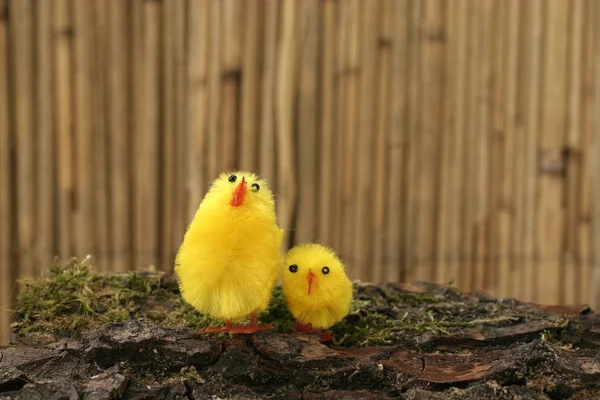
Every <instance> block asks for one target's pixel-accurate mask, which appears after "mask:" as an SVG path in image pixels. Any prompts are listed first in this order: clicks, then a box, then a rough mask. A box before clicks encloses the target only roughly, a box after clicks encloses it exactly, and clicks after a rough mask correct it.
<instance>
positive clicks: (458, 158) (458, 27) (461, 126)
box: [446, 0, 469, 285]
mask: <svg viewBox="0 0 600 400" xmlns="http://www.w3.org/2000/svg"><path fill="white" fill-rule="evenodd" d="M450 10H453V11H454V12H451V13H450V15H451V18H452V20H453V21H454V22H453V28H454V31H455V35H456V39H455V44H456V55H455V58H454V62H455V69H454V71H455V76H454V78H453V79H452V80H454V81H455V83H454V96H453V97H454V98H453V101H452V102H451V103H450V104H453V105H454V107H448V109H449V110H450V111H449V112H452V113H453V114H454V119H453V123H454V127H453V129H454V148H453V149H452V153H451V154H452V157H453V159H452V164H451V166H450V168H451V172H452V173H451V176H450V177H449V179H450V184H449V185H450V194H449V201H450V205H449V213H450V218H449V222H448V225H449V226H448V230H449V233H448V234H449V236H450V238H449V245H448V246H449V251H448V264H449V265H448V269H449V275H448V276H446V281H447V282H452V283H453V284H455V285H459V284H460V282H461V280H460V279H461V274H460V270H461V266H462V265H463V264H462V263H468V260H467V259H466V257H465V254H463V253H462V252H461V247H462V246H461V245H462V241H463V238H464V236H463V235H464V226H467V227H469V224H468V223H466V222H467V221H465V220H464V219H463V218H461V215H462V213H461V211H462V204H463V201H462V199H463V198H464V197H465V193H466V192H467V190H465V189H466V188H468V186H467V185H468V183H467V182H465V180H464V179H463V171H464V168H463V166H464V159H465V154H466V149H465V147H467V146H466V143H467V142H466V141H465V136H466V130H467V118H466V117H467V115H466V114H467V108H466V106H467V94H468V92H467V84H468V75H467V66H468V65H467V61H468V59H467V56H468V46H467V45H468V21H469V19H468V10H469V8H468V2H467V0H459V2H458V4H457V5H456V6H455V7H450ZM447 81H450V79H447Z"/></svg>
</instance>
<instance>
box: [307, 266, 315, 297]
mask: <svg viewBox="0 0 600 400" xmlns="http://www.w3.org/2000/svg"><path fill="white" fill-rule="evenodd" d="M316 278H317V277H316V276H315V274H313V273H312V272H311V271H308V275H306V280H307V281H308V294H310V289H311V288H312V284H313V282H314V281H315V280H316Z"/></svg>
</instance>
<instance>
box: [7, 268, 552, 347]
mask: <svg viewBox="0 0 600 400" xmlns="http://www.w3.org/2000/svg"><path fill="white" fill-rule="evenodd" d="M413 288H418V289H419V290H416V291H414V290H413V291H409V290H406V289H404V288H403V287H402V286H400V285H394V284H386V285H383V286H375V285H369V284H361V283H355V285H354V301H353V304H352V309H351V312H350V314H349V315H348V316H347V317H346V318H345V319H344V320H343V321H342V322H340V323H339V324H337V325H336V326H334V327H333V328H332V331H333V333H334V344H337V345H341V346H367V345H381V344H388V345H392V344H399V345H403V346H406V347H415V346H418V343H419V340H418V338H419V335H421V334H424V333H430V334H433V335H439V336H444V335H450V334H453V333H456V332H458V331H460V330H465V329H471V328H475V327H486V326H493V327H501V326H510V325H514V324H517V323H519V322H523V321H530V320H535V319H542V318H543V319H548V314H546V313H543V312H541V311H540V310H539V309H537V308H535V307H533V306H529V305H525V304H522V303H518V302H516V301H513V300H507V301H498V300H495V299H490V298H488V297H486V296H485V295H477V294H469V293H460V292H458V291H457V290H455V289H452V288H448V287H445V286H439V285H431V284H424V283H420V284H418V285H417V286H414V287H413ZM142 317H144V318H149V319H151V320H153V321H155V322H156V323H158V324H159V325H160V326H162V327H165V328H181V327H189V328H194V329H199V328H203V327H207V326H211V325H221V323H219V322H216V321H214V320H212V319H211V318H209V317H208V316H206V315H203V314H200V313H199V312H197V311H196V310H195V309H193V308H192V307H191V306H189V305H188V304H187V303H185V302H184V301H183V299H182V298H181V296H180V293H179V289H178V286H177V282H176V280H175V279H174V277H173V276H172V275H170V274H164V273H159V272H151V271H144V272H134V273H119V274H106V273H98V272H95V271H94V268H93V265H91V264H90V262H89V260H84V261H83V262H78V261H77V260H72V261H70V262H68V263H67V264H64V265H59V264H57V265H54V266H53V267H52V268H50V270H49V272H48V274H47V276H45V277H44V278H42V279H40V280H39V281H36V282H28V283H26V286H25V289H24V290H23V291H22V292H21V294H20V296H19V307H18V314H17V323H16V324H15V327H14V330H15V333H16V334H17V335H24V334H27V333H31V332H43V333H45V334H53V335H56V336H59V337H76V338H77V337H79V336H80V335H81V333H82V332H85V331H88V330H91V329H96V328H97V327H99V326H100V325H102V324H104V323H107V322H120V321H124V320H128V319H136V318H142ZM259 319H260V321H261V322H262V323H272V324H274V325H275V330H276V332H280V333H289V332H292V328H293V326H294V320H293V317H292V315H291V314H290V312H289V311H288V309H287V306H286V302H285V298H284V297H283V294H282V291H281V288H280V287H277V288H276V289H275V290H274V292H273V297H272V300H271V305H270V307H269V308H268V309H267V310H265V311H264V312H263V313H261V315H260V316H259Z"/></svg>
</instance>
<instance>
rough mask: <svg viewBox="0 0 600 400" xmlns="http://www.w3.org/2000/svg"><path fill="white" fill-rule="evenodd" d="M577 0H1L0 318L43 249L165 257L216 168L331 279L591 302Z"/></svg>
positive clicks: (39, 262)
mask: <svg viewBox="0 0 600 400" xmlns="http://www.w3.org/2000/svg"><path fill="white" fill-rule="evenodd" d="M598 21H600V5H599V4H598V2H597V1H594V0H571V1H564V0H529V1H519V0H452V1H450V0H377V1H370V0H302V1H293V0H246V1H241V0H161V1H144V0H127V1H126V0H93V1H77V0H0V282H1V283H0V290H1V297H0V307H1V311H2V312H0V315H1V320H0V337H1V338H3V339H4V340H5V339H6V337H7V333H8V321H9V318H10V313H9V312H8V310H10V309H11V307H12V305H13V304H14V299H15V296H16V294H17V291H18V284H17V283H16V279H17V277H19V278H24V279H30V278H35V277H37V276H39V275H40V274H43V273H44V270H45V268H46V267H48V266H49V265H50V264H51V263H52V261H53V258H54V256H58V257H60V258H61V259H63V260H67V259H69V258H70V257H72V256H76V257H79V258H82V257H85V256H86V255H88V254H90V255H91V256H92V257H93V258H94V260H95V264H96V265H97V267H98V269H100V270H104V271H125V270H129V269H134V268H145V267H148V266H150V265H154V266H155V267H156V268H157V269H163V270H170V269H171V268H172V264H173V259H174V256H175V254H176V251H177V248H178V245H179V244H180V242H181V239H182V235H183V233H184V231H185V228H186V226H187V224H188V223H189V221H190V219H191V218H192V216H193V214H194V212H195V210H196V208H197V206H198V204H199V202H200V201H201V199H202V197H203V195H204V193H205V191H206V188H207V187H208V185H209V184H210V182H211V181H212V180H213V179H214V178H215V177H216V176H217V174H218V173H219V172H221V171H224V170H230V169H234V168H241V169H245V170H251V171H256V172H259V173H260V174H261V175H262V176H263V177H264V178H266V179H267V181H268V182H269V183H270V185H271V186H272V188H273V190H274V192H275V194H276V201H277V203H276V204H277V213H278V220H279V223H280V225H281V226H282V227H283V228H285V229H286V237H285V240H286V242H285V247H286V248H288V247H289V246H291V245H292V244H294V243H302V242H308V241H319V242H321V243H324V244H326V245H329V246H331V247H333V248H334V249H335V250H336V251H337V252H338V253H339V254H340V255H341V256H342V257H343V259H344V260H345V262H346V264H347V266H348V271H349V274H350V275H351V277H352V278H358V279H362V280H367V281H414V280H427V281H435V282H442V283H452V284H453V285H455V286H457V287H459V288H461V289H465V290H485V291H487V292H489V293H491V294H492V295H496V296H506V297H515V298H518V299H520V300H525V301H535V302H542V303H588V304H591V305H592V306H593V307H595V308H600V258H598V257H599V253H598V251H599V250H600V211H599V210H600V172H599V171H600V140H598V139H599V138H600V130H599V129H600V125H598V124H597V123H596V122H595V121H597V120H598V118H600V101H596V99H599V98H600V85H598V84H596V82H595V77H596V76H600V40H598V38H600V23H599V22H598Z"/></svg>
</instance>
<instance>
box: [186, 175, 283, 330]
mask: <svg viewBox="0 0 600 400" xmlns="http://www.w3.org/2000/svg"><path fill="white" fill-rule="evenodd" d="M232 175H234V176H236V177H237V179H236V180H235V181H233V182H232V181H230V180H229V177H231V176H232ZM242 178H244V180H245V181H246V182H247V184H246V185H247V187H248V190H247V192H245V195H243V196H242V197H243V201H241V200H240V204H239V205H238V204H237V203H236V206H232V204H233V200H232V196H234V193H235V191H236V188H237V187H238V185H239V182H240V181H241V180H242ZM255 184H256V185H255ZM257 186H258V187H259V189H258V190H254V189H255V188H256V187H257ZM282 238H283V230H281V229H280V228H279V227H278V226H277V223H276V216H275V204H274V201H273V196H272V193H271V191H270V190H269V188H268V186H267V184H266V182H264V181H262V180H260V179H259V178H258V177H257V176H256V175H254V174H250V173H246V172H233V173H230V174H223V175H221V176H220V177H219V179H217V180H216V181H215V182H214V183H213V185H212V186H211V188H210V190H209V191H208V193H207V194H206V196H205V197H204V199H203V200H202V203H201V204H200V206H199V207H198V211H197V212H196V215H195V216H194V219H193V220H192V222H191V223H190V225H189V227H188V230H187V232H186V234H185V236H184V239H183V243H182V244H181V247H180V249H179V252H178V254H177V259H176V262H175V272H176V274H177V276H178V279H179V287H180V289H181V294H182V296H183V298H184V300H185V301H187V302H188V303H189V304H191V305H192V306H193V307H195V308H196V309H197V310H198V311H200V312H202V313H205V314H208V315H210V316H211V317H213V318H215V319H219V320H222V321H232V322H239V321H241V320H243V319H245V318H246V317H248V316H249V315H250V314H251V313H258V312H260V311H262V310H264V309H265V308H266V307H267V306H268V305H269V300H270V298H271V294H272V291H273V287H274V285H275V283H276V281H277V278H278V277H279V274H280V271H281V269H280V266H281V260H282V256H281V241H282Z"/></svg>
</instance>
